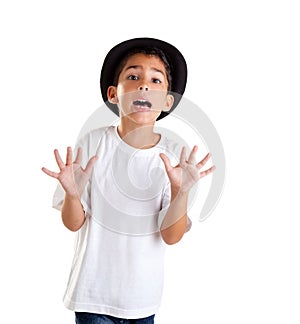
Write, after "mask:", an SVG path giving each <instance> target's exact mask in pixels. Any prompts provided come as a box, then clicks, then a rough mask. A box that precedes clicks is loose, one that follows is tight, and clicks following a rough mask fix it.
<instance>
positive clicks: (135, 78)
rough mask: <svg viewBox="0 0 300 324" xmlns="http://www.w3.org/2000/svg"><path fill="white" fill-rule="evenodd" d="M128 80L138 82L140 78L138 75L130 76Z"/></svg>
mask: <svg viewBox="0 0 300 324" xmlns="http://www.w3.org/2000/svg"><path fill="white" fill-rule="evenodd" d="M127 79H128V80H137V79H138V77H137V76H136V75H129V76H128V78H127Z"/></svg>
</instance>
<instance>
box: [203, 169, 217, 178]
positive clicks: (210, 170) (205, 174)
mask: <svg viewBox="0 0 300 324" xmlns="http://www.w3.org/2000/svg"><path fill="white" fill-rule="evenodd" d="M215 169H216V167H215V166H212V167H211V168H209V169H208V170H206V171H202V172H200V178H203V177H205V176H207V175H209V174H210V173H212V172H213V171H214V170H215Z"/></svg>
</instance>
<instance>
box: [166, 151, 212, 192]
mask: <svg viewBox="0 0 300 324" xmlns="http://www.w3.org/2000/svg"><path fill="white" fill-rule="evenodd" d="M197 149H198V147H197V146H194V148H193V150H192V152H191V153H190V156H189V158H188V160H186V148H185V147H183V148H182V150H181V155H180V161H179V163H178V164H177V165H176V166H174V167H172V166H171V163H170V160H169V158H168V157H167V156H166V155H165V154H164V153H161V154H160V157H161V158H162V160H163V162H164V165H165V169H166V172H167V175H168V177H169V180H170V185H171V187H172V188H174V189H176V190H178V191H181V192H188V191H189V190H190V189H191V188H192V187H193V186H194V185H195V184H196V182H197V181H198V180H199V179H200V178H202V177H204V176H206V175H208V174H210V173H211V172H212V171H213V170H214V169H215V166H212V167H211V168H209V169H208V170H205V171H200V170H201V169H202V167H203V166H204V165H205V164H206V162H207V161H208V160H209V158H210V154H209V153H208V154H207V155H206V156H205V157H204V159H203V160H201V161H200V162H198V163H196V159H195V156H196V151H197Z"/></svg>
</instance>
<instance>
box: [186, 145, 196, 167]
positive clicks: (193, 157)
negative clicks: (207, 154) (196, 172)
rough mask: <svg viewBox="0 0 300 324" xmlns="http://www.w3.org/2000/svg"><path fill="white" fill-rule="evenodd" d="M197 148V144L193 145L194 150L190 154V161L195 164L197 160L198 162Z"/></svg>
mask: <svg viewBox="0 0 300 324" xmlns="http://www.w3.org/2000/svg"><path fill="white" fill-rule="evenodd" d="M197 150H198V146H197V145H195V146H194V147H193V149H192V151H191V154H190V156H189V159H188V163H190V164H195V162H196V152H197Z"/></svg>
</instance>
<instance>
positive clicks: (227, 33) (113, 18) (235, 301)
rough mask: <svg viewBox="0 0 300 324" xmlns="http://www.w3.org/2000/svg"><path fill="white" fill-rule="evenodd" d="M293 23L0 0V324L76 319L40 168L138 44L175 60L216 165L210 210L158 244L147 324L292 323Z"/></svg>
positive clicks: (132, 4) (275, 9)
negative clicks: (114, 51)
mask: <svg viewBox="0 0 300 324" xmlns="http://www.w3.org/2000/svg"><path fill="white" fill-rule="evenodd" d="M196 3H197V7H195V5H196ZM299 14H300V13H299V8H298V6H297V1H264V0H260V1H200V2H199V1H198V2H194V1H193V2H192V1H184V2H180V3H178V4H176V2H174V1H151V2H145V1H106V2H105V1H86V2H85V3H84V2H83V1H80V2H79V1H56V0H54V1H32V0H31V1H30V0H29V1H10V2H8V1H6V3H4V2H1V5H0V31H1V32H0V33H1V51H0V55H1V60H0V71H1V72H0V78H1V79H0V92H1V97H0V100H1V171H2V172H1V185H2V186H1V187H2V194H1V197H2V198H1V235H0V240H1V241H0V249H1V251H0V252H1V254H0V256H1V257H0V258H1V259H0V260H1V268H0V269H1V275H0V284H1V285H0V294H1V295H0V296H1V303H0V307H1V323H2V322H3V323H4V322H5V323H19V322H22V323H32V324H34V323H43V324H47V323H61V324H65V323H73V322H74V320H73V313H72V312H70V311H68V310H66V309H65V308H64V306H63V305H62V295H63V292H64V289H65V285H66V282H67V278H68V274H69V270H70V265H71V260H72V251H73V239H74V233H71V232H69V231H68V230H66V229H65V228H64V227H63V225H62V224H61V221H60V216H59V214H58V212H56V211H54V210H52V209H51V197H52V193H53V190H54V188H55V185H56V183H55V181H54V180H53V179H50V178H48V177H46V175H44V174H43V173H42V172H41V170H40V168H41V167H42V166H47V167H49V168H55V163H54V159H53V148H55V147H57V148H59V149H61V150H62V149H65V147H66V146H67V145H73V144H74V142H75V140H76V137H77V135H78V132H79V130H80V129H81V127H82V125H83V123H84V122H85V121H86V120H87V118H88V117H89V116H90V115H91V114H92V113H93V112H94V111H95V109H97V108H98V107H100V106H101V105H102V100H101V95H100V90H99V73H100V69H101V64H102V62H103V59H104V57H105V54H106V52H107V51H108V50H109V49H110V48H111V47H112V46H113V45H115V44H117V43H118V42H121V41H123V40H125V39H128V38H132V37H142V36H148V37H157V38H160V39H164V40H166V41H168V42H170V43H172V44H174V45H176V46H177V47H178V48H179V49H180V50H181V51H182V52H183V54H184V56H185V58H186V60H187V63H188V68H189V78H188V84H187V90H186V93H185V95H186V97H187V98H188V99H189V100H192V101H193V102H195V103H197V104H198V105H199V106H200V107H201V108H202V109H203V110H204V111H205V112H206V113H207V115H208V116H209V118H210V119H211V120H212V122H213V123H214V125H215V127H216V128H217V130H218V132H219V135H220V137H221V139H222V142H223V145H224V149H225V153H226V161H227V177H226V186H225V190H224V193H223V196H222V199H221V201H220V203H219V205H218V206H217V208H216V209H215V211H214V213H213V214H212V215H211V216H210V217H209V218H208V219H207V220H206V221H205V222H202V223H200V222H197V221H194V226H193V229H192V231H191V232H190V233H189V234H188V235H186V236H185V238H184V239H183V241H182V242H180V243H179V244H177V245H175V246H171V247H169V248H168V253H167V257H166V282H165V289H164V297H163V304H162V306H161V310H160V312H159V314H158V315H157V321H156V323H158V324H161V323H164V324H165V323H203V324H219V323H230V324H240V323H243V324H245V323H251V324H252V323H289V324H292V323H299V321H300V314H299V303H300V293H299V292H300V278H299V274H300V261H299V257H300V255H299V250H300V235H299V230H300V220H299V216H300V213H299V211H300V208H299V203H298V199H299V180H300V177H299V165H300V155H299V144H298V139H299V135H300V134H299V133H300V132H299V115H298V114H297V113H298V110H299V109H300V96H299V89H300V77H299V76H300V64H299V62H300V60H299V57H300V48H299V30H300V23H299V22H300V20H299ZM190 140H191V142H192V141H193V139H190ZM192 144H193V143H191V145H192ZM191 217H196V218H197V212H195V215H191ZM6 314H8V315H9V317H8V318H7V319H6V320H5V321H4V320H3V318H6Z"/></svg>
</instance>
